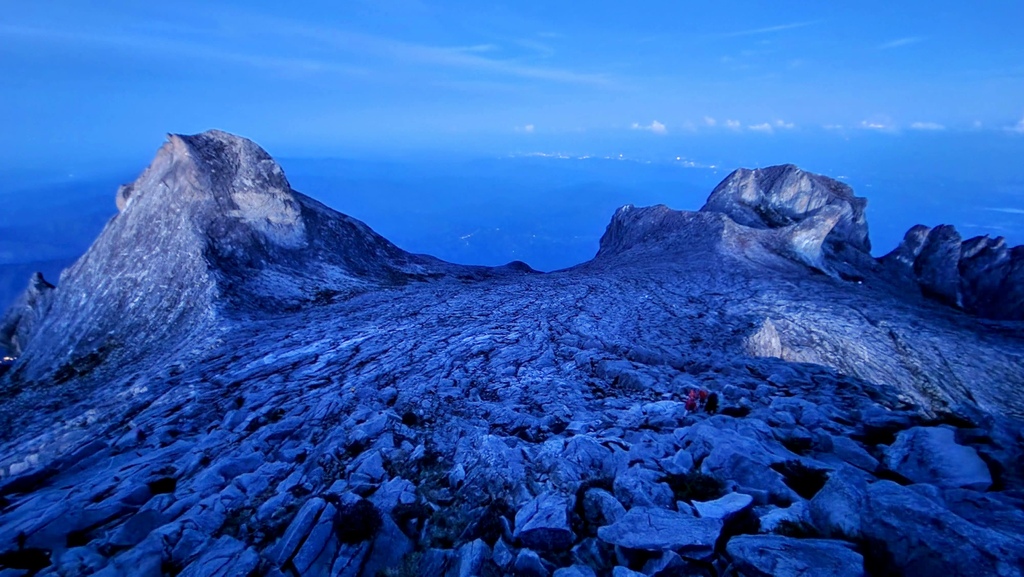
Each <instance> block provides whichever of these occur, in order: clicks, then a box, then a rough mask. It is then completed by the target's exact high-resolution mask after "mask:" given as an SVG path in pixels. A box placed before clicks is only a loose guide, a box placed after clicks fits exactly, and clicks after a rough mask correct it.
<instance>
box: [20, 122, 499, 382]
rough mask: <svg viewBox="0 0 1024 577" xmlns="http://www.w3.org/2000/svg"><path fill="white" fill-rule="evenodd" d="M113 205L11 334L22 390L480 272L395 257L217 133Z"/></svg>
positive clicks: (172, 156)
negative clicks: (234, 325)
mask: <svg viewBox="0 0 1024 577" xmlns="http://www.w3.org/2000/svg"><path fill="white" fill-rule="evenodd" d="M116 200H117V206H118V209H119V212H118V214H117V215H115V216H114V217H113V218H112V219H111V220H110V222H109V223H108V224H107V225H106V227H105V228H104V229H103V231H102V232H101V234H100V236H99V237H98V238H97V239H96V241H95V243H94V244H93V245H92V247H90V249H89V250H88V252H86V254H85V255H83V256H82V258H81V259H79V260H78V261H77V262H76V263H75V264H73V265H72V266H71V267H69V268H68V269H67V270H65V271H64V273H63V274H62V275H61V279H60V282H59V287H58V288H57V289H56V290H55V291H54V294H53V295H52V297H50V298H49V301H50V303H49V304H50V306H49V307H48V309H47V314H45V315H36V316H37V317H39V318H36V319H35V320H34V321H33V322H31V323H19V326H20V327H21V328H16V329H14V328H11V327H10V324H11V323H5V325H4V329H3V330H4V331H5V332H8V333H10V332H12V331H14V332H16V333H17V334H18V342H17V347H16V348H15V347H11V346H9V347H8V348H10V349H11V350H12V351H13V352H15V353H17V354H18V355H19V356H20V360H22V361H23V362H20V363H19V366H18V367H15V370H14V371H13V375H14V376H15V377H16V378H17V377H23V378H25V379H27V380H38V379H41V378H55V379H56V380H58V381H60V380H66V379H68V378H71V377H73V376H74V375H75V374H76V373H75V371H76V369H74V368H73V367H74V366H76V365H81V364H83V363H84V364H85V365H87V366H91V365H93V364H95V363H97V362H99V361H100V359H105V358H106V357H108V356H110V355H115V356H116V357H120V358H122V362H134V359H135V358H136V357H137V356H138V355H139V354H142V353H144V352H145V353H146V354H149V353H150V352H159V351H163V350H166V349H167V348H168V347H170V346H171V344H170V342H169V341H176V342H183V341H191V342H198V341H200V340H202V339H197V338H194V336H195V335H202V334H207V333H209V331H211V330H213V327H214V325H215V324H216V319H217V318H218V317H220V316H223V315H224V314H233V313H240V312H246V311H253V310H262V311H281V310H287V309H288V308H294V307H296V306H301V305H302V304H303V303H307V302H311V301H316V300H323V299H328V298H333V297H336V296H338V295H342V294H347V293H351V292H352V291H359V290H366V289H367V288H368V287H373V286H378V285H381V284H385V285H388V284H395V283H405V282H409V281H410V280H416V279H423V278H430V277H433V276H437V275H443V274H446V273H448V272H453V271H460V272H461V274H469V275H472V274H480V273H481V271H482V269H473V268H470V267H457V266H455V265H448V264H446V263H443V262H441V261H439V260H438V259H435V258H433V257H428V256H421V255H412V254H409V253H407V252H405V251H403V250H401V249H399V248H398V247H396V246H395V245H393V244H392V243H391V242H389V241H387V240H386V239H384V238H383V237H381V236H380V235H378V234H376V233H375V232H373V231H372V230H371V229H370V228H369V227H367V226H366V225H365V224H363V223H361V222H359V221H357V220H355V219H352V218H349V217H347V216H345V215H343V214H340V213H338V212H335V211H333V210H331V209H329V208H327V207H326V206H324V205H322V204H320V203H318V202H316V201H315V200H313V199H311V198H309V197H307V196H305V195H302V194H301V193H298V192H296V191H294V190H292V189H291V187H290V185H289V183H288V180H287V179H286V178H285V175H284V173H283V171H282V170H281V167H280V166H279V165H278V164H277V163H276V162H275V161H274V160H273V159H272V158H271V157H270V155H268V154H267V153H266V152H265V151H264V150H263V149H262V148H260V147H259V146H258V145H256V144H255V143H253V142H252V141H250V140H247V139H245V138H241V137H238V136H234V135H231V134H228V133H226V132H222V131H217V130H212V131H209V132H205V133H202V134H197V135H192V136H184V135H173V134H172V135H169V136H168V140H167V142H166V143H165V144H164V145H163V146H162V147H161V148H160V150H159V151H158V152H157V154H156V156H155V158H154V159H153V161H152V163H151V164H150V165H149V167H148V168H146V170H145V171H143V173H142V174H141V175H140V176H139V178H138V179H137V180H136V181H135V182H133V183H131V184H127V185H124V186H122V187H120V189H119V190H118V192H117V199H116ZM506 270H513V269H506ZM30 296H31V295H30ZM0 344H3V343H0ZM12 344H13V343H12Z"/></svg>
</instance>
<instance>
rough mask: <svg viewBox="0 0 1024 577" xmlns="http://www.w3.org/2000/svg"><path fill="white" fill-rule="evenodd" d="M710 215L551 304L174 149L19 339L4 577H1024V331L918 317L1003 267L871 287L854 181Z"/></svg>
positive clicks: (213, 153)
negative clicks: (711, 576) (751, 530)
mask: <svg viewBox="0 0 1024 577" xmlns="http://www.w3.org/2000/svg"><path fill="white" fill-rule="evenodd" d="M716 190H717V192H716V195H717V197H716V195H713V198H712V200H713V201H714V202H711V201H709V207H714V210H712V209H710V208H709V209H708V210H705V211H701V212H685V211H674V210H671V209H669V208H667V207H664V206H657V207H648V208H636V207H631V206H630V207H624V208H623V209H620V210H619V211H617V212H616V213H615V215H614V216H613V217H612V220H611V222H610V224H609V225H608V228H607V230H606V232H605V235H604V237H602V239H601V247H600V250H599V252H598V254H597V256H596V257H595V258H594V259H593V260H591V261H590V262H587V263H583V264H581V265H579V266H577V267H573V268H571V269H567V270H563V271H557V272H554V273H549V274H537V273H535V272H534V271H532V270H531V269H530V268H529V267H528V266H526V265H525V264H522V263H512V264H510V265H508V266H505V267H498V268H480V267H465V266H458V265H453V264H449V263H444V262H441V261H439V260H436V259H433V258H430V257H425V256H418V255H410V254H408V253H405V252H403V251H401V250H400V249H398V248H397V247H395V246H394V245H392V244H391V243H389V242H388V241H387V240H385V239H383V238H381V237H380V236H378V235H377V234H375V233H374V232H373V231H371V230H370V229H369V228H368V227H366V226H365V225H364V224H362V223H360V222H358V221H355V220H353V219H351V218H349V217H347V216H344V215H341V214H338V213H336V212H334V211H332V210H330V209H328V208H327V207H324V206H322V205H320V204H318V203H316V202H315V201H313V200H311V199H309V198H307V197H305V196H303V195H302V194H300V193H298V192H296V191H294V190H292V189H291V187H290V186H289V185H288V182H287V180H286V179H285V177H284V175H283V174H282V173H281V171H280V168H279V167H278V166H277V164H276V163H274V162H273V160H271V159H270V158H269V156H267V154H266V153H265V152H264V151H263V150H262V149H260V148H259V147H258V146H256V145H255V144H253V143H251V142H249V141H246V140H244V139H241V138H238V137H235V136H232V135H228V134H225V133H222V132H216V131H213V132H208V133H204V134H200V135H195V136H172V137H170V140H169V141H168V143H167V144H165V145H164V147H163V148H162V149H161V150H160V152H159V153H158V154H157V156H156V158H155V159H154V161H153V164H152V165H151V166H150V167H149V168H148V169H147V170H146V171H145V172H144V173H143V174H142V176H140V177H139V179H138V180H136V182H134V183H132V184H130V185H126V186H124V187H122V188H121V189H120V190H119V192H118V195H117V203H118V208H119V213H118V214H117V216H115V217H114V218H113V219H112V220H111V222H110V223H109V224H108V225H107V227H106V229H105V230H104V231H103V232H102V234H101V235H100V237H99V238H98V239H97V240H96V243H95V244H94V245H93V246H92V248H91V249H90V250H89V251H88V253H86V255H85V256H83V257H82V258H81V259H80V260H79V261H78V262H77V263H75V264H74V265H73V266H72V267H71V268H70V269H68V270H67V271H66V272H65V273H64V275H63V276H62V277H61V281H60V283H59V286H58V287H56V288H53V287H52V286H50V285H49V284H48V283H45V281H43V280H42V279H41V278H36V279H34V281H33V283H32V285H31V286H30V288H29V290H28V291H27V292H26V294H25V296H24V297H23V298H22V300H21V301H20V302H19V305H18V306H17V307H15V308H14V309H12V311H11V312H10V313H9V314H8V316H7V317H6V320H5V322H4V325H3V329H2V331H0V337H2V339H3V344H4V345H5V346H7V347H9V348H11V349H12V350H14V351H16V352H20V356H19V358H18V359H17V361H16V362H15V364H14V365H13V367H12V368H11V369H10V371H9V372H8V373H7V374H3V375H0V573H2V574H4V575H6V574H7V573H8V572H11V573H12V574H19V575H20V574H22V573H24V572H26V571H27V572H30V574H39V575H55V574H56V575H85V574H89V575H93V574H95V575H105V576H108V577H119V576H124V577H127V576H129V575H161V574H164V573H167V572H170V573H175V574H180V575H210V574H246V575H248V574H251V573H254V572H257V573H260V574H267V575H321V574H332V575H351V576H353V577H355V576H359V577H374V576H376V575H379V574H382V573H387V574H392V573H394V574H403V575H405V574H409V575H456V574H458V575H470V574H474V575H475V574H481V575H500V574H508V573H512V572H515V573H517V574H531V575H550V574H553V575H574V574H583V575H595V574H597V575H608V574H612V575H629V574H648V575H654V574H669V573H673V574H675V573H680V574H684V573H685V574H691V573H692V574H707V573H718V574H721V573H725V572H727V571H728V567H730V566H731V567H733V569H735V570H738V571H740V572H741V573H743V574H750V575H789V574H793V575H797V574H799V575H819V574H820V575H837V574H843V575H846V574H849V575H860V574H872V575H874V574H894V575H901V574H902V575H918V574H929V575H930V574H942V575H969V574H978V573H979V572H980V573H983V574H986V575H988V574H991V575H1015V576H1020V575H1021V571H1020V567H1022V566H1024V541H1021V539H1020V527H1021V526H1022V524H1024V515H1022V514H1021V513H1020V511H1021V510H1022V509H1024V499H1022V495H1024V476H1022V474H1021V471H1020V463H1021V462H1022V461H1021V459H1022V455H1024V365H1022V364H1021V362H1020V358H1021V351H1022V350H1024V329H1022V326H1021V323H1019V322H1013V321H1007V322H1000V323H992V322H990V321H984V320H979V319H977V318H974V317H972V316H969V315H967V314H964V312H963V311H959V310H955V309H954V308H953V307H949V306H945V305H942V304H938V303H937V302H935V300H934V299H928V298H923V297H922V296H921V295H920V294H918V293H919V292H920V291H917V290H906V289H907V287H911V288H916V287H919V286H922V285H921V283H922V282H925V283H927V284H928V286H930V287H932V289H931V290H933V291H934V292H940V293H944V294H946V295H947V296H948V295H952V294H954V293H953V292H952V290H953V289H952V288H951V287H954V286H955V287H956V290H957V291H959V292H957V293H956V294H957V295H959V299H960V300H959V301H958V302H962V303H963V306H964V307H965V308H966V307H970V306H975V307H979V310H981V307H983V306H986V305H983V304H982V303H983V302H984V301H985V300H986V299H994V300H991V302H994V303H999V305H998V306H999V307H1001V308H998V309H997V310H998V311H1002V310H1009V309H1008V308H1007V307H1008V306H1009V304H1008V303H1012V302H1020V301H1019V300H1018V301H1013V300H1012V299H1013V298H1017V297H1013V295H1019V294H1020V293H1019V292H1015V291H1019V290H1021V289H1020V287H1021V286H1022V283H1021V279H1020V277H1019V274H1020V273H1019V268H1015V267H1017V266H1018V265H1019V262H1020V257H1019V256H1018V253H1016V252H1014V251H1015V250H1016V249H1013V250H1010V249H1007V248H1006V247H1005V246H1004V245H1003V243H1001V242H1000V241H998V240H996V241H990V240H987V239H984V240H977V239H972V240H969V241H967V242H962V243H959V245H957V243H958V242H959V241H958V240H957V237H956V236H955V233H954V232H952V231H948V230H947V231H945V232H942V231H940V233H936V234H935V235H934V238H932V234H931V233H932V231H931V229H927V228H921V229H915V230H914V231H912V234H910V235H909V236H908V240H907V242H905V243H904V245H903V246H901V247H900V249H898V250H897V252H896V253H894V255H893V256H892V257H891V258H890V259H888V260H887V261H884V262H883V263H882V264H881V265H876V263H875V262H874V261H873V260H872V259H870V257H869V256H867V253H866V252H865V251H866V249H867V242H866V227H865V228H861V227H860V225H859V224H858V223H859V222H860V219H861V217H862V212H858V210H861V209H862V208H863V205H862V202H860V201H859V200H858V199H856V198H855V197H854V198H853V199H852V200H851V198H849V197H851V196H852V193H850V194H847V193H848V190H847V189H844V188H842V186H841V185H839V184H838V183H834V181H829V180H827V179H824V177H818V176H815V175H809V174H806V173H803V172H801V171H798V170H796V169H794V168H792V167H779V168H775V169H764V170H762V171H741V172H739V173H736V174H734V175H732V176H730V178H729V179H727V181H726V183H723V185H722V186H720V187H719V189H716ZM723 191H724V192H723ZM729 191H732V192H729ZM727 192H728V194H726V193H727ZM719 193H721V194H719ZM733 193H735V195H733ZM858 207H859V208H858ZM751 215H753V216H751ZM755 217H756V218H755ZM861 232H863V234H864V235H865V236H864V237H863V238H861V236H860V234H861ZM851 255H852V256H851ZM954 256H955V258H953V257H954ZM864 259H867V260H864ZM951 263H952V264H955V266H952V267H951ZM952 271H956V272H957V273H958V275H959V276H958V277H955V278H958V280H957V282H956V283H952V282H951V278H952V277H951V274H952ZM822 272H825V273H828V274H821V273H822ZM1015 275H1016V276H1015ZM852 276H859V277H860V279H859V280H860V282H850V281H849V280H848V279H849V278H851V277H852ZM965 287H966V288H965ZM992 295H1002V296H999V297H998V299H995V297H993V296H992ZM1000 299H1001V300H1000ZM971 303H974V304H971ZM2 368H3V366H2V365H0V369H2ZM876 457H877V458H876ZM878 458H881V459H883V460H884V463H885V464H884V465H882V464H880V463H879V461H878ZM851 465H852V466H851ZM892 478H898V479H900V480H901V481H904V482H906V486H902V485H897V484H896V483H893V482H891V481H890V480H887V479H892ZM982 491H984V492H982ZM758 519H760V522H759V523H758V525H759V526H760V530H761V532H763V533H769V534H766V535H736V532H737V530H738V529H741V528H743V529H744V530H745V528H746V527H749V526H751V524H753V523H754V522H756V521H757V520H758ZM812 527H813V528H816V529H817V530H820V531H824V532H825V533H826V536H828V537H829V538H830V539H834V540H820V539H802V538H801V539H796V538H793V537H792V536H791V535H784V534H783V533H791V532H792V530H793V529H797V530H799V531H801V532H806V531H810V530H812ZM854 546H855V547H856V549H854V548H853V547H854ZM8 570H11V571H8ZM636 571H643V573H635V572H636Z"/></svg>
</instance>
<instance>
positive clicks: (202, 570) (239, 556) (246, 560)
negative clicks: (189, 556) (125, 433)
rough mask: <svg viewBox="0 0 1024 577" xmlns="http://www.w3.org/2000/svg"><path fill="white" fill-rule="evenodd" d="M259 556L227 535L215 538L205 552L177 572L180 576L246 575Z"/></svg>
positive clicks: (225, 576) (216, 576) (227, 576)
mask: <svg viewBox="0 0 1024 577" xmlns="http://www.w3.org/2000/svg"><path fill="white" fill-rule="evenodd" d="M259 560H260V557H259V555H258V554H257V553H256V551H255V550H254V549H252V548H248V549H247V548H246V547H245V544H244V543H241V542H239V541H237V540H235V539H232V538H231V537H228V536H226V535H225V536H223V537H221V538H220V539H217V540H216V541H215V542H214V543H213V544H211V545H210V547H209V549H207V551H206V553H203V555H202V556H201V557H199V559H197V560H195V561H193V562H192V563H190V564H189V565H188V566H187V567H185V569H184V570H183V571H182V572H181V573H179V575H181V576H182V577H247V576H248V575H249V574H250V573H252V571H253V570H255V569H256V565H258V564H259Z"/></svg>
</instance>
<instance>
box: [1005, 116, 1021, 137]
mask: <svg viewBox="0 0 1024 577" xmlns="http://www.w3.org/2000/svg"><path fill="white" fill-rule="evenodd" d="M1006 130H1008V131H1009V132H1015V133H1017V134H1024V118H1021V119H1020V122H1018V123H1017V124H1015V125H1013V126H1008V127H1006Z"/></svg>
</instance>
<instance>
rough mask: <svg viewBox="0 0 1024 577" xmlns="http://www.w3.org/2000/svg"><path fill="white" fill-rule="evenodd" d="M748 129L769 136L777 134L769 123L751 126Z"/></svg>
mask: <svg viewBox="0 0 1024 577" xmlns="http://www.w3.org/2000/svg"><path fill="white" fill-rule="evenodd" d="M747 128H749V129H750V130H753V131H754V132H766V133H768V134H771V133H772V132H775V130H774V129H772V125H771V124H768V123H767V122H762V123H761V124H751V125H750V126H748V127H747Z"/></svg>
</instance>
